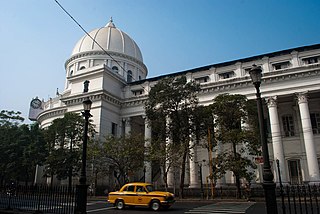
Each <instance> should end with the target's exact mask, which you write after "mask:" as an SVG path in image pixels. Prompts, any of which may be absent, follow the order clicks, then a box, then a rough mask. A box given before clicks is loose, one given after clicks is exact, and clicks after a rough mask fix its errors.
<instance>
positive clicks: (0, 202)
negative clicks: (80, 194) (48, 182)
mask: <svg viewBox="0 0 320 214" xmlns="http://www.w3.org/2000/svg"><path fill="white" fill-rule="evenodd" d="M75 189H76V188H75V187H70V188H68V187H66V186H55V187H48V186H17V187H11V188H8V187H6V188H3V189H1V191H0V209H3V210H18V211H30V212H32V213H57V214H68V213H74V207H75Z"/></svg>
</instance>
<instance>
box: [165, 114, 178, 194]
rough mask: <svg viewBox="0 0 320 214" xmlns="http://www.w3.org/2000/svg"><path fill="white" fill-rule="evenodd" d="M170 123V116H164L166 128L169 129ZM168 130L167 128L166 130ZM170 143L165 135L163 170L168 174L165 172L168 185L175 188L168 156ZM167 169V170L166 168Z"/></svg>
mask: <svg viewBox="0 0 320 214" xmlns="http://www.w3.org/2000/svg"><path fill="white" fill-rule="evenodd" d="M168 124H170V118H169V117H167V118H166V129H169V125H168ZM167 131H168V130H167ZM171 144H172V140H171V139H170V138H169V137H167V139H166V160H167V161H166V167H165V170H167V172H168V174H167V183H168V187H173V188H175V185H176V182H175V180H174V177H175V176H174V175H175V173H174V172H175V170H176V169H175V168H174V167H173V166H172V160H171V158H170V157H168V156H169V155H170V153H171V151H170V150H171V148H170V147H171ZM168 169H169V170H168ZM174 190H175V189H174Z"/></svg>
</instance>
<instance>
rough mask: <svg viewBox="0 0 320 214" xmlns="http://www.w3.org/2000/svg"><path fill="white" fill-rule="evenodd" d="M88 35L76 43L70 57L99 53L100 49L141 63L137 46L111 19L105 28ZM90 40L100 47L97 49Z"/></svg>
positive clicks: (140, 55)
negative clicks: (91, 52) (84, 53)
mask: <svg viewBox="0 0 320 214" xmlns="http://www.w3.org/2000/svg"><path fill="white" fill-rule="evenodd" d="M89 35H90V36H88V35H84V36H83V37H82V38H81V39H80V40H79V41H78V42H77V44H76V46H75V47H74V48H73V51H72V54H71V55H76V54H79V53H83V52H88V51H101V50H102V49H101V47H102V48H103V49H104V50H105V51H110V52H117V53H121V54H125V55H128V56H131V57H134V58H135V59H137V60H139V61H141V62H143V58H142V54H141V51H140V49H139V47H138V45H137V44H136V43H135V41H134V40H133V39H131V38H130V37H129V36H128V35H127V34H126V33H124V32H123V31H121V30H119V29H118V28H116V26H115V25H114V23H113V20H112V18H111V19H110V21H109V23H108V24H107V25H106V26H105V27H102V28H98V29H95V30H93V31H91V32H90V33H89ZM90 37H91V38H90ZM92 38H93V39H94V40H95V41H96V42H97V43H98V44H99V45H100V46H101V47H99V45H98V44H97V43H95V42H94V41H93V39H92Z"/></svg>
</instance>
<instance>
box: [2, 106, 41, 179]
mask: <svg viewBox="0 0 320 214" xmlns="http://www.w3.org/2000/svg"><path fill="white" fill-rule="evenodd" d="M20 114H21V113H20V112H14V111H6V110H2V111H1V112H0V179H1V183H0V185H4V183H6V182H9V181H10V180H14V181H24V182H26V183H27V182H31V181H32V179H33V177H34V171H35V167H36V165H37V164H42V163H43V162H44V158H45V157H46V155H47V150H46V145H45V141H44V137H43V132H42V130H41V129H39V125H38V124H37V123H35V124H31V125H26V124H22V125H21V122H23V120H24V119H23V118H22V117H21V116H20Z"/></svg>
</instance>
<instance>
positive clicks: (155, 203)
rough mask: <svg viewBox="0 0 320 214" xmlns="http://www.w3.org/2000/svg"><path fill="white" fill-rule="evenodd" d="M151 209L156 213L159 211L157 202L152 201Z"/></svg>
mask: <svg viewBox="0 0 320 214" xmlns="http://www.w3.org/2000/svg"><path fill="white" fill-rule="evenodd" d="M150 207H151V209H152V210H154V211H157V210H159V209H160V203H159V201H152V202H151V206H150Z"/></svg>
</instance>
